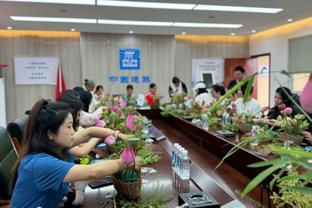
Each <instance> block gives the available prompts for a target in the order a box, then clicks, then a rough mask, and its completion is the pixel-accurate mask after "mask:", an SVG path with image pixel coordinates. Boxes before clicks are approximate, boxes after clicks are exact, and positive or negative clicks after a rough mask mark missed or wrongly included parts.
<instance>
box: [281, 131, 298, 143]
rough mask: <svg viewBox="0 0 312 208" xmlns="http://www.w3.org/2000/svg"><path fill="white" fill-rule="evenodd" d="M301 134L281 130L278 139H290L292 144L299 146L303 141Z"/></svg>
mask: <svg viewBox="0 0 312 208" xmlns="http://www.w3.org/2000/svg"><path fill="white" fill-rule="evenodd" d="M303 138H304V137H303V136H302V135H294V134H290V133H287V132H281V133H280V139H281V140H282V141H292V142H293V144H295V145H298V146H300V145H301V143H302V141H303Z"/></svg>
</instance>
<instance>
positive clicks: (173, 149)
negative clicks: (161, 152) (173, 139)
mask: <svg viewBox="0 0 312 208" xmlns="http://www.w3.org/2000/svg"><path fill="white" fill-rule="evenodd" d="M177 146H178V144H177V143H174V144H173V148H172V154H171V166H172V168H173V169H174V168H175V162H176V151H177Z"/></svg>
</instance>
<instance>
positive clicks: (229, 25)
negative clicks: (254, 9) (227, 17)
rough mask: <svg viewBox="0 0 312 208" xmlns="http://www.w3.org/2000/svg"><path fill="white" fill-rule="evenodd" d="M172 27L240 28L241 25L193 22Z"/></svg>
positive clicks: (176, 24)
mask: <svg viewBox="0 0 312 208" xmlns="http://www.w3.org/2000/svg"><path fill="white" fill-rule="evenodd" d="M173 26H174V27H203V28H240V27H242V26H243V25H241V24H219V23H195V22H175V23H174V24H173Z"/></svg>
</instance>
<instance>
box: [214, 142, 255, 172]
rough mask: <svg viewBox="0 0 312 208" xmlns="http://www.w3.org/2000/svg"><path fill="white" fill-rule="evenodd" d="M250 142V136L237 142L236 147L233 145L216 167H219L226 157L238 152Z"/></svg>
mask: <svg viewBox="0 0 312 208" xmlns="http://www.w3.org/2000/svg"><path fill="white" fill-rule="evenodd" d="M248 143H249V138H248V137H247V138H246V139H244V140H242V141H241V142H240V143H238V144H236V145H235V146H234V147H232V148H231V149H230V150H229V151H228V153H226V155H225V156H224V157H223V158H222V160H221V161H220V162H219V164H218V165H217V166H216V167H215V169H217V168H218V167H219V166H220V165H222V163H223V162H224V160H225V159H227V158H229V157H231V156H232V155H233V154H234V153H235V152H237V151H238V150H239V149H240V148H241V147H243V146H245V145H246V144H248Z"/></svg>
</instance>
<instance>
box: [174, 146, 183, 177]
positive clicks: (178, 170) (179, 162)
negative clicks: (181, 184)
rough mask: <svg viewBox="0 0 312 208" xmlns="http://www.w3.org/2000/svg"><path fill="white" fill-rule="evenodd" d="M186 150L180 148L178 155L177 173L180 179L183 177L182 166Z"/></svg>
mask: <svg viewBox="0 0 312 208" xmlns="http://www.w3.org/2000/svg"><path fill="white" fill-rule="evenodd" d="M183 150H184V148H183V147H181V146H179V148H178V154H177V165H176V172H177V175H178V176H179V177H181V165H182V154H183Z"/></svg>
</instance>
